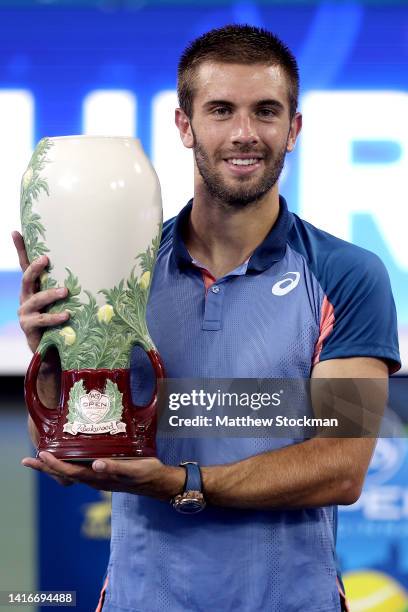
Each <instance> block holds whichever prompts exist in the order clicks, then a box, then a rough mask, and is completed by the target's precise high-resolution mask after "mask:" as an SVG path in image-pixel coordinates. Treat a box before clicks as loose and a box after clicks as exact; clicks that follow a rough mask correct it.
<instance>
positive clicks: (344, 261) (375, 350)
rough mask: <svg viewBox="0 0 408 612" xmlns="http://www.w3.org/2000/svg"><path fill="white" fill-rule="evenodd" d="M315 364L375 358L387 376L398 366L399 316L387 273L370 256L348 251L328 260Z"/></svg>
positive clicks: (324, 277) (340, 251)
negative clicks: (346, 359) (387, 369)
mask: <svg viewBox="0 0 408 612" xmlns="http://www.w3.org/2000/svg"><path fill="white" fill-rule="evenodd" d="M321 286H322V289H323V292H324V298H323V302H322V305H321V315H320V335H319V339H318V341H317V343H316V347H315V355H314V364H316V363H318V362H319V361H324V360H327V359H336V358H340V357H376V358H379V359H383V360H384V361H386V362H387V363H388V366H389V370H390V373H394V372H396V371H397V370H399V368H400V367H401V362H400V356H399V348H398V333H397V315H396V309H395V303H394V299H393V296H392V291H391V286H390V281H389V277H388V273H387V270H386V269H385V266H384V264H383V263H382V261H381V260H380V259H379V258H378V257H377V256H376V255H374V254H373V253H371V252H369V251H365V250H363V249H359V248H358V247H352V248H351V249H339V251H337V252H335V253H333V254H332V255H330V256H329V257H328V258H327V261H326V263H325V265H324V271H323V274H322V277H321Z"/></svg>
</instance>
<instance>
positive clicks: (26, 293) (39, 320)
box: [12, 232, 69, 446]
mask: <svg viewBox="0 0 408 612" xmlns="http://www.w3.org/2000/svg"><path fill="white" fill-rule="evenodd" d="M12 237H13V242H14V245H15V247H16V250H17V254H18V258H19V262H20V267H21V270H22V272H23V279H22V284H21V294H20V308H19V310H18V316H19V321H20V326H21V329H22V330H23V332H24V334H25V336H26V339H27V343H28V346H29V347H30V349H31V350H32V352H33V353H34V352H35V351H36V350H37V348H38V345H39V342H40V340H41V336H42V333H43V330H44V328H47V327H50V326H52V325H58V324H59V323H62V322H64V321H66V320H67V319H68V318H69V313H68V312H63V313H60V314H48V313H44V312H42V311H43V309H44V308H45V307H46V306H49V305H50V304H52V303H53V302H55V301H56V300H58V299H61V298H64V297H66V295H67V290H66V288H65V287H63V288H59V289H47V290H45V291H38V289H39V279H40V276H41V274H42V273H43V272H44V270H45V268H46V267H47V265H48V263H49V262H48V258H47V257H46V256H42V257H40V258H39V259H37V260H36V261H34V262H33V263H32V264H30V262H29V261H28V257H27V253H26V250H25V246H24V240H23V237H22V236H21V234H20V233H19V232H13V234H12ZM60 370H61V366H60V361H59V356H58V353H57V351H52V350H50V351H48V353H47V355H46V356H45V360H44V361H43V363H42V365H41V369H40V372H39V376H38V388H37V390H38V394H39V396H40V399H41V401H42V402H43V404H44V405H45V406H48V407H49V408H53V407H55V406H56V405H57V404H58V400H59V392H60V390H59V380H60ZM28 429H29V432H30V436H31V439H32V441H33V444H34V445H35V446H37V444H38V438H39V436H38V432H37V429H36V427H35V425H34V423H33V421H32V419H31V417H30V416H29V417H28Z"/></svg>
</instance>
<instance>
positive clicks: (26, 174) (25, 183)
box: [23, 167, 33, 189]
mask: <svg viewBox="0 0 408 612" xmlns="http://www.w3.org/2000/svg"><path fill="white" fill-rule="evenodd" d="M32 178H33V169H32V168H31V167H30V168H27V170H26V171H25V172H24V175H23V187H24V189H27V187H28V186H29V184H30V183H31V179H32Z"/></svg>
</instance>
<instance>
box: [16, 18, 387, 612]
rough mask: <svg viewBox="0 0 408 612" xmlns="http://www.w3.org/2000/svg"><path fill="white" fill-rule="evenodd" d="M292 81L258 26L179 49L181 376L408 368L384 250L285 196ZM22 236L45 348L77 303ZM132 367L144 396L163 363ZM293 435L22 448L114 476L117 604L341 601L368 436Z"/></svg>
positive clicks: (155, 321) (287, 62)
mask: <svg viewBox="0 0 408 612" xmlns="http://www.w3.org/2000/svg"><path fill="white" fill-rule="evenodd" d="M298 90H299V77H298V68H297V64H296V60H295V58H294V56H293V55H292V53H291V52H290V51H289V49H288V48H287V47H286V46H285V45H284V44H283V43H282V42H281V41H280V40H279V39H278V38H277V37H276V36H274V35H273V34H271V33H270V32H268V31H265V30H262V29H259V28H256V27H250V26H235V25H234V26H226V27H223V28H220V29H216V30H212V31H210V32H207V33H206V34H204V35H202V36H200V37H199V38H198V39H196V40H195V41H193V42H192V43H191V44H190V45H189V46H188V47H187V49H186V50H185V51H184V53H183V55H182V57H181V60H180V63H179V68H178V94H179V108H177V109H176V111H175V120H176V124H177V127H178V130H179V132H180V137H181V140H182V143H183V145H184V146H185V147H187V148H189V149H191V150H192V152H193V155H194V160H195V165H194V197H193V199H192V200H191V201H190V202H189V203H188V204H187V205H186V206H185V207H184V208H183V209H182V210H181V212H180V213H179V215H178V216H177V217H176V218H174V219H171V220H170V221H167V222H166V223H165V225H164V231H163V238H162V242H161V246H160V250H159V254H158V260H157V264H156V269H155V274H154V279H153V283H152V288H151V294H150V299H149V304H148V326H149V330H150V334H151V336H152V338H153V340H154V342H155V344H156V346H157V347H158V350H159V352H160V354H161V356H162V358H163V360H164V363H165V368H166V372H167V375H168V376H169V377H171V378H188V377H190V378H199V377H200V378H212V377H215V378H221V377H226V378H227V377H236V378H310V377H312V378H316V377H317V378H359V377H360V378H365V379H378V380H386V379H387V377H388V375H389V373H390V372H394V371H396V370H397V369H398V367H399V354H398V342H397V327H396V315H395V307H394V302H393V298H392V295H391V290H390V284H389V280H388V277H387V273H386V271H385V268H384V266H383V264H382V263H381V261H380V260H379V259H378V258H377V257H376V256H375V255H373V254H372V253H370V252H368V251H365V250H363V249H360V248H358V247H356V246H353V245H351V244H349V243H347V242H344V241H342V240H339V239H337V238H335V237H333V236H331V235H329V234H327V233H325V232H323V231H321V230H319V229H317V228H316V227H313V226H312V225H310V224H309V223H307V222H306V221H303V220H301V219H300V218H299V217H298V216H296V215H295V214H293V213H292V212H290V211H289V210H288V207H287V204H286V202H285V200H284V198H283V197H282V196H280V195H279V184H278V179H279V176H280V174H281V171H282V168H283V165H284V160H285V156H286V154H287V153H290V152H291V151H293V149H294V147H295V144H296V140H297V138H298V135H299V133H300V130H301V125H302V117H301V114H300V113H299V112H298V110H297V103H298ZM332 121H333V122H335V121H336V117H335V116H333V118H332ZM325 128H326V130H327V138H328V139H329V138H330V130H331V125H330V123H329V124H327V125H326V126H325ZM333 189H336V185H333ZM349 197H350V198H352V197H354V196H353V193H350V194H349ZM326 205H327V206H328V207H330V206H331V203H330V193H328V194H327V202H326ZM333 214H334V215H335V214H336V210H333ZM14 240H15V244H16V247H17V251H18V254H19V258H20V264H21V267H22V269H23V271H24V274H23V281H22V292H21V307H20V310H19V316H20V323H21V327H22V329H23V331H24V332H25V334H26V337H27V341H28V344H29V346H30V348H31V349H32V350H33V351H35V349H36V348H37V346H38V343H39V340H40V337H41V333H42V331H43V329H44V328H47V327H49V326H52V325H58V324H63V323H66V321H67V320H68V318H69V313H67V312H65V313H61V314H47V313H44V312H43V311H44V308H45V307H47V306H49V305H50V304H51V303H53V302H54V301H56V300H58V299H61V298H63V297H64V296H66V293H67V292H66V289H64V288H60V289H58V290H57V289H49V290H46V291H37V281H38V279H39V277H40V275H41V274H42V272H43V271H44V270H45V268H46V266H47V264H48V260H47V257H46V256H43V257H40V258H39V259H38V260H37V261H35V262H33V263H32V264H31V265H29V262H28V260H27V256H26V253H25V250H24V244H23V241H22V238H21V236H20V235H19V234H18V233H15V234H14ZM133 370H134V377H133V380H134V389H133V391H134V393H135V394H136V393H140V392H141V391H143V387H146V386H147V382H148V380H149V377H150V372H149V368H148V365H147V363H146V360H143V359H142V358H141V357H140V355H139V354H136V353H135V357H134V360H133ZM57 379H58V361H57V358H56V356H55V355H53V354H52V353H50V354H49V355H48V358H47V362H46V363H45V364H44V366H43V369H42V376H41V380H40V381H39V386H40V389H39V391H40V394H41V396H42V400H43V402H44V403H47V404H48V405H50V406H52V405H55V404H56V402H57V385H56V380H57ZM141 387H142V389H141ZM30 429H31V432H32V437H33V441H34V442H35V441H36V437H37V435H38V434H37V432H36V431H35V428H34V426H33V423H32V422H30ZM291 442H293V440H292V441H291V440H284V439H281V438H278V439H274V438H272V437H271V438H268V439H265V438H256V437H253V438H242V437H240V438H234V437H225V438H222V439H220V438H212V437H210V436H207V437H200V438H194V439H187V438H175V439H171V440H169V439H164V438H163V439H161V438H159V439H158V453H159V458H158V459H145V460H127V461H124V460H123V461H121V460H109V459H106V460H96V461H94V463H93V464H92V466H91V467H84V466H79V465H74V464H70V463H64V462H62V461H59V460H57V459H56V458H54V457H53V456H52V455H51V454H49V453H46V452H44V453H41V454H40V457H39V458H36V459H33V458H25V459H24V460H23V464H24V465H25V466H28V467H31V468H33V469H35V470H39V471H42V472H44V473H47V474H49V475H51V476H53V477H55V478H58V479H59V481H60V482H61V483H62V484H69V483H73V482H81V483H84V484H87V485H89V486H90V487H93V488H97V489H100V490H105V491H113V492H114V493H113V498H112V540H111V553H110V560H109V565H108V568H107V574H106V580H105V588H104V592H103V594H102V595H101V601H100V603H99V607H98V609H102V606H103V610H104V612H124V611H132V612H163V611H169V612H187V611H191V612H201V611H202V612H204V611H206V612H207V611H208V610H216V611H220V612H221V611H222V612H229V611H232V610H234V612H261V611H262V612H265V611H271V612H272V611H273V612H300V611H310V612H311V611H313V612H333V611H339V610H341V609H346V603H345V599H344V595H343V593H342V584H341V577H340V571H339V568H338V564H337V561H336V552H335V541H336V522H337V505H338V504H351V503H353V502H355V501H356V500H357V499H358V497H359V495H360V492H361V488H362V485H363V481H364V477H365V474H366V471H367V467H368V465H369V461H370V458H371V455H372V452H373V449H374V445H375V440H374V439H372V438H371V439H370V438H360V439H359V438H312V439H309V440H306V441H303V442H300V443H296V444H295V443H291ZM187 514H190V516H189V515H187Z"/></svg>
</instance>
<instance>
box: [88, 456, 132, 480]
mask: <svg viewBox="0 0 408 612" xmlns="http://www.w3.org/2000/svg"><path fill="white" fill-rule="evenodd" d="M130 463H131V462H130V461H123V460H120V459H96V461H94V462H93V463H92V469H93V470H94V472H98V473H104V474H107V475H108V474H109V475H111V476H132V473H133V470H132V465H129V464H130Z"/></svg>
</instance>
